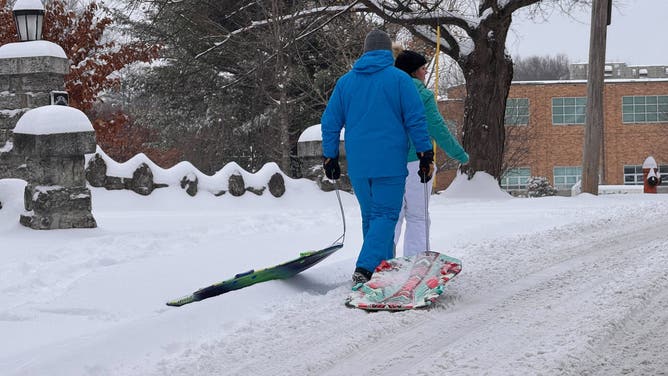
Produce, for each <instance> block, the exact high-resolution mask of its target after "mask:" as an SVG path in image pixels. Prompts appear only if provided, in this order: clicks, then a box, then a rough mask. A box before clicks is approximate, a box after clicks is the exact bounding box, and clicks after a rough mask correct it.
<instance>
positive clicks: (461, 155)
mask: <svg viewBox="0 0 668 376" xmlns="http://www.w3.org/2000/svg"><path fill="white" fill-rule="evenodd" d="M413 83H414V84H415V87H416V88H417V90H418V92H419V93H420V98H421V99H422V104H424V112H425V115H426V116H427V127H428V130H429V135H430V136H431V138H432V140H436V144H437V145H438V146H439V147H440V148H441V149H443V150H444V151H445V153H446V154H447V155H448V156H450V157H451V158H454V159H456V160H458V161H459V162H460V163H462V164H464V163H467V162H468V161H469V155H468V154H467V153H466V152H465V151H464V148H462V146H461V145H460V144H459V142H458V141H457V139H456V138H455V137H453V136H452V134H451V133H450V131H449V130H448V126H447V124H445V120H443V117H442V116H441V113H440V112H439V111H438V105H437V104H436V100H435V99H434V93H432V92H431V91H429V89H427V88H426V87H425V86H424V84H423V83H422V81H420V80H418V79H417V78H413ZM417 160H418V157H417V155H416V154H415V147H413V143H411V148H410V150H409V151H408V162H412V161H417Z"/></svg>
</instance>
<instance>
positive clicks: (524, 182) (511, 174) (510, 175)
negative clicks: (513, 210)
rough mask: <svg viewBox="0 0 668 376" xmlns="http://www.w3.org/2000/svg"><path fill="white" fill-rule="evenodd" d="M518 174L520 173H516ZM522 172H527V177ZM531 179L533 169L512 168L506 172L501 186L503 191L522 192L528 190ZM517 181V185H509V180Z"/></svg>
mask: <svg viewBox="0 0 668 376" xmlns="http://www.w3.org/2000/svg"><path fill="white" fill-rule="evenodd" d="M516 172H518V173H516ZM522 172H526V175H524V174H522ZM530 178H531V167H525V166H522V167H515V168H510V169H508V170H506V172H504V174H503V176H501V179H500V182H499V186H500V187H501V189H503V190H506V191H512V190H520V189H527V187H528V186H529V179H530ZM510 179H512V180H514V181H515V180H516V184H513V185H511V184H509V183H508V180H510Z"/></svg>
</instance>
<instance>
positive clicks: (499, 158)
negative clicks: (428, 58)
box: [359, 0, 578, 178]
mask: <svg viewBox="0 0 668 376" xmlns="http://www.w3.org/2000/svg"><path fill="white" fill-rule="evenodd" d="M359 2H360V3H362V4H364V5H365V6H366V7H367V9H368V10H369V11H370V12H373V13H374V14H376V15H378V16H379V17H381V18H382V19H384V20H385V21H386V22H391V23H396V24H400V25H402V26H404V27H406V28H407V29H409V30H410V31H411V32H412V33H413V34H414V35H416V36H417V37H419V38H421V39H422V40H424V41H425V42H427V43H430V44H432V45H435V44H436V28H437V27H440V28H441V33H440V35H441V41H440V43H441V50H442V51H443V53H445V54H447V55H448V56H450V57H451V58H452V59H454V60H455V61H456V62H457V64H459V66H460V67H461V69H462V71H463V72H464V76H465V78H466V90H467V96H466V99H465V105H464V137H463V145H464V148H465V149H466V150H467V151H468V153H469V154H470V155H471V162H470V163H469V164H468V166H467V167H465V168H466V171H465V172H466V173H467V174H468V176H469V177H472V176H473V175H474V174H475V172H476V171H485V172H487V173H489V174H491V175H492V176H494V177H496V178H499V177H500V176H501V173H502V164H503V152H504V145H505V129H504V113H505V105H506V98H507V96H508V92H509V90H510V83H511V80H512V77H513V62H512V59H511V57H510V56H508V55H506V53H505V51H506V38H507V35H508V31H509V28H510V24H511V21H512V16H513V13H514V12H516V11H517V10H519V9H521V8H525V7H529V6H532V5H535V6H536V7H540V6H541V5H543V4H544V3H551V5H555V4H562V5H563V4H572V3H578V1H577V0H571V1H566V0H563V1H559V0H553V1H548V0H479V1H472V0H468V1H467V0H462V1H457V0H442V1H410V0H408V1H406V0H404V1H400V0H386V1H381V0H360V1H359ZM537 10H539V9H538V8H537ZM537 10H536V11H537Z"/></svg>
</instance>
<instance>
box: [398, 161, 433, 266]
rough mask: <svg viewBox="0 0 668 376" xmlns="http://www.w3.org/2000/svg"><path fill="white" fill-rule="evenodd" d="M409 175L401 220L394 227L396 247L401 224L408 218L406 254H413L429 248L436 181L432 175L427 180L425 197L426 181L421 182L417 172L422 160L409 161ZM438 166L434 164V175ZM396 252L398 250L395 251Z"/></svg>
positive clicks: (405, 234) (400, 215)
mask: <svg viewBox="0 0 668 376" xmlns="http://www.w3.org/2000/svg"><path fill="white" fill-rule="evenodd" d="M407 167H408V176H406V191H405V192H404V202H403V204H402V205H401V213H400V214H399V220H398V221H397V225H396V227H395V229H394V245H395V248H396V245H397V242H398V241H399V236H400V235H401V226H402V225H403V222H404V219H405V220H406V231H405V232H404V253H403V255H404V256H413V255H416V254H418V253H420V252H422V251H425V250H427V249H426V248H427V233H426V231H427V228H426V226H429V224H430V223H431V220H430V219H429V197H430V196H431V189H432V186H433V183H434V179H433V177H432V179H431V180H429V182H427V198H426V199H425V193H424V183H421V182H420V177H419V176H418V174H417V172H418V170H419V168H420V161H413V162H408V166H407ZM435 167H436V166H434V175H436V168H435ZM395 252H396V251H395Z"/></svg>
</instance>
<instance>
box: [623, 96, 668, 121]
mask: <svg viewBox="0 0 668 376" xmlns="http://www.w3.org/2000/svg"><path fill="white" fill-rule="evenodd" d="M622 122H624V123H666V122H668V95H635V96H624V97H622Z"/></svg>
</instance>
